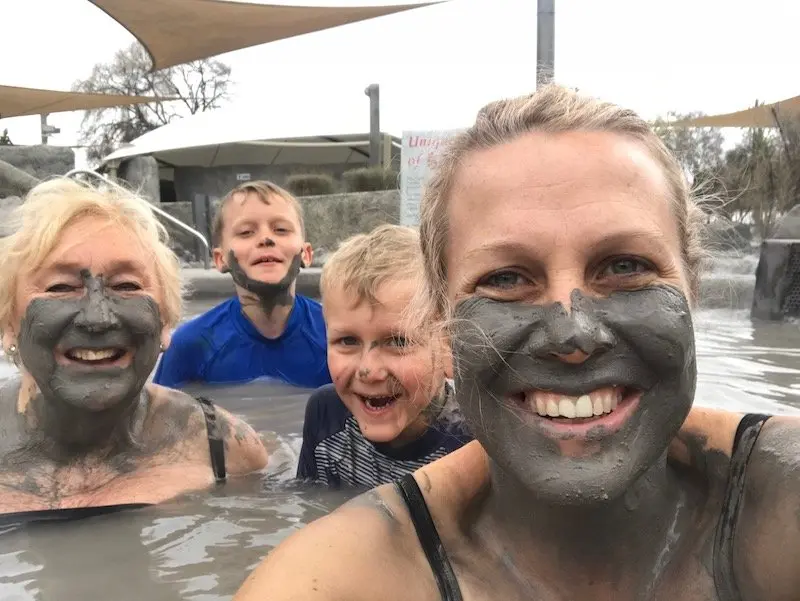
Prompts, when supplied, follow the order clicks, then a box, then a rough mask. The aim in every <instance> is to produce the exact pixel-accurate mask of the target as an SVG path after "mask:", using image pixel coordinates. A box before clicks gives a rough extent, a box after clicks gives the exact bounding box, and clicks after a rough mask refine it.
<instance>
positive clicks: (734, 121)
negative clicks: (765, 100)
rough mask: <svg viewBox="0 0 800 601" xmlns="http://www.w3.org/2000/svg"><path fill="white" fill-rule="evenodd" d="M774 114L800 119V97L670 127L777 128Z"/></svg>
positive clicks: (682, 122)
mask: <svg viewBox="0 0 800 601" xmlns="http://www.w3.org/2000/svg"><path fill="white" fill-rule="evenodd" d="M776 113H777V115H778V117H779V118H789V117H792V116H794V117H800V96H795V97H793V98H787V99H786V100H781V101H779V102H773V103H772V104H761V105H759V106H754V107H752V108H749V109H745V110H743V111H737V112H735V113H726V114H724V115H706V116H703V117H697V118H694V119H685V120H683V121H676V122H675V123H672V124H671V125H672V126H674V127H777V126H778V124H777V123H776V122H775V114H776Z"/></svg>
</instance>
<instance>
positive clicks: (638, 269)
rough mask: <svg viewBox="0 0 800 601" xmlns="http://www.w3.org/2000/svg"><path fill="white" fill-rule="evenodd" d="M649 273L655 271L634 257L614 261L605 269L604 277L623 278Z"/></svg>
mask: <svg viewBox="0 0 800 601" xmlns="http://www.w3.org/2000/svg"><path fill="white" fill-rule="evenodd" d="M648 271H653V267H652V265H650V264H649V263H647V262H645V261H643V260H641V259H636V258H634V257H620V258H618V259H614V260H612V261H610V262H609V263H608V264H606V266H605V268H604V269H603V273H604V275H609V276H622V277H625V276H631V275H638V274H640V273H646V272H648Z"/></svg>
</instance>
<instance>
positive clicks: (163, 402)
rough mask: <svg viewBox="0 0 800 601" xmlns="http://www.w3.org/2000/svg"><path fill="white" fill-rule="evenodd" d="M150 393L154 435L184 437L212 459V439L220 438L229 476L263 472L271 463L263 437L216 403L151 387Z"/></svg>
mask: <svg viewBox="0 0 800 601" xmlns="http://www.w3.org/2000/svg"><path fill="white" fill-rule="evenodd" d="M147 391H148V393H149V394H150V399H151V405H152V408H151V411H150V418H149V421H150V423H151V432H152V434H153V435H154V436H157V437H167V438H171V439H180V438H182V439H183V442H184V443H188V444H189V445H190V446H193V447H196V448H199V449H201V450H202V453H203V454H202V456H203V457H204V458H205V457H207V456H208V455H207V453H208V451H207V448H208V446H209V439H210V438H211V437H213V436H219V437H220V438H221V439H222V441H223V443H224V448H225V464H226V469H227V473H228V474H230V475H233V476H235V475H239V474H246V473H250V472H253V471H256V470H259V469H262V468H263V467H264V466H265V465H266V464H267V451H266V449H265V447H264V444H263V442H262V441H261V438H260V437H259V436H258V434H257V433H256V432H255V430H253V428H252V427H251V426H250V425H249V424H247V422H245V421H244V420H243V419H241V418H239V417H236V416H234V415H232V414H231V413H229V412H228V411H226V410H225V409H223V408H222V407H220V406H219V405H215V404H214V403H213V401H209V400H205V399H203V400H201V399H198V398H195V397H193V396H191V395H189V394H187V393H185V392H183V391H181V390H176V389H174V388H167V387H165V386H159V385H158V384H151V385H148V388H147ZM211 430H215V431H211Z"/></svg>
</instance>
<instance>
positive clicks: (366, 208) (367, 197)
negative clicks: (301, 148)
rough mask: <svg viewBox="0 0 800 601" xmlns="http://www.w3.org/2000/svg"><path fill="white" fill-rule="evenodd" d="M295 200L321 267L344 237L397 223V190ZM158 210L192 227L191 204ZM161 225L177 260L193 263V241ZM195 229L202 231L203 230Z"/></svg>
mask: <svg viewBox="0 0 800 601" xmlns="http://www.w3.org/2000/svg"><path fill="white" fill-rule="evenodd" d="M299 200H300V203H301V204H302V205H303V212H304V213H305V221H306V237H307V239H308V241H309V242H311V245H312V246H313V247H314V251H315V257H314V264H315V265H321V264H322V263H323V262H324V259H325V256H326V255H327V254H328V253H330V252H331V251H333V250H335V249H336V247H337V246H338V245H339V243H340V242H342V241H343V240H345V239H346V238H349V237H350V236H352V235H354V234H359V233H362V232H368V231H370V230H372V229H374V228H375V227H377V226H378V225H380V224H382V223H399V222H400V192H399V191H398V190H388V191H383V192H353V193H348V194H329V195H326V196H304V197H302V198H300V199H299ZM160 207H161V208H162V209H163V210H165V211H167V212H168V213H169V214H170V215H172V216H173V217H177V218H178V219H180V220H181V221H183V222H184V223H186V224H188V225H191V226H192V227H196V226H195V225H194V220H193V218H192V206H191V203H189V202H170V203H161V205H160ZM213 210H214V211H215V210H216V204H214V205H213ZM165 224H166V225H167V227H168V229H169V232H170V235H171V236H172V237H173V239H174V241H175V243H176V244H175V247H176V250H177V251H178V253H179V254H180V255H181V258H183V259H184V260H186V261H190V260H195V261H196V260H197V257H194V256H192V255H194V252H195V251H194V249H195V246H196V244H195V241H194V238H193V237H192V236H191V235H189V234H186V233H183V232H181V231H180V230H178V228H175V227H173V226H171V225H169V223H168V222H165ZM196 229H199V230H201V231H203V229H204V228H202V227H197V228H196Z"/></svg>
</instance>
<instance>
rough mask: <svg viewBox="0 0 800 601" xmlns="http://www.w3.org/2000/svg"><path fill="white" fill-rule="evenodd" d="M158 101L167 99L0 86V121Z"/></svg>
mask: <svg viewBox="0 0 800 601" xmlns="http://www.w3.org/2000/svg"><path fill="white" fill-rule="evenodd" d="M158 100H170V99H169V98H151V97H149V96H124V95H119V94H84V93H82V92H60V91H58V90H39V89H36V88H17V87H14V86H0V119H3V118H4V117H24V116H27V115H41V114H44V113H60V112H63V111H85V110H90V109H100V108H108V107H112V106H124V105H128V104H146V103H148V102H156V101H158Z"/></svg>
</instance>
